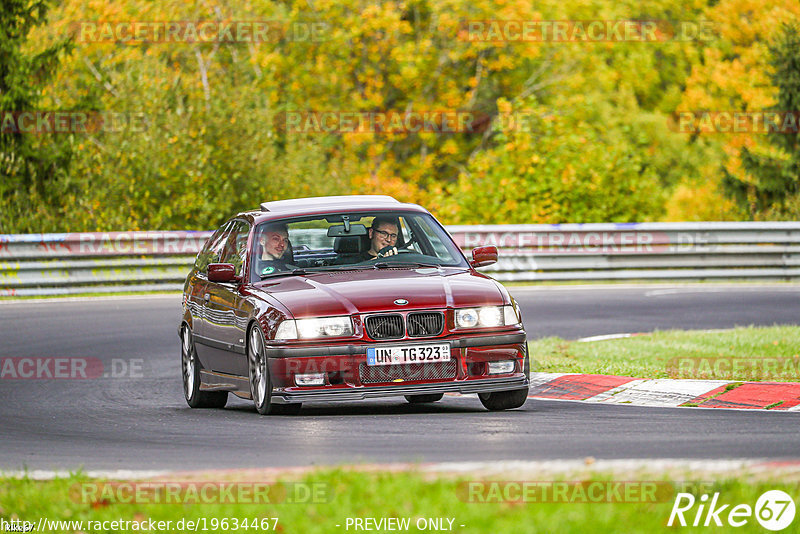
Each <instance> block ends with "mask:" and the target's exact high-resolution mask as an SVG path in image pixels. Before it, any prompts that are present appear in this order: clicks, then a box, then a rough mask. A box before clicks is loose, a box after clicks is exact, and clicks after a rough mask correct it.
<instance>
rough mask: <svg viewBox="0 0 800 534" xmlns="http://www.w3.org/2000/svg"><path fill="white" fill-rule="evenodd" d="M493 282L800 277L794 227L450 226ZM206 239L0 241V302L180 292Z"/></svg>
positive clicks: (146, 235) (169, 235)
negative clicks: (476, 252) (481, 259)
mask: <svg viewBox="0 0 800 534" xmlns="http://www.w3.org/2000/svg"><path fill="white" fill-rule="evenodd" d="M448 231H449V232H450V233H451V235H452V236H453V238H454V239H455V240H456V242H457V243H458V244H459V246H461V248H462V249H464V250H465V251H466V252H467V253H469V250H470V249H472V248H473V247H477V246H485V245H495V246H497V247H498V248H499V249H500V260H499V261H498V262H497V263H496V264H495V265H491V266H489V267H486V268H484V269H482V271H484V272H486V273H487V274H490V275H491V276H492V277H494V278H496V279H497V280H500V281H575V280H578V281H580V280H652V279H659V280H707V279H773V280H793V279H798V278H800V222H763V223H761V222H758V223H722V222H719V223H620V224H611V223H600V224H594V223H593V224H561V225H550V224H526V225H493V226H450V227H448ZM210 234H211V233H210V232H107V233H74V234H30V235H0V296H8V295H20V296H23V295H56V294H69V293H86V292H97V293H103V292H127V291H151V290H179V289H180V288H181V287H182V282H183V280H184V279H185V277H186V273H187V272H188V271H189V269H190V267H191V264H192V260H193V258H194V256H195V255H196V254H197V252H199V250H200V249H201V248H202V246H203V243H204V242H205V240H206V239H207V238H208V236H209V235H210Z"/></svg>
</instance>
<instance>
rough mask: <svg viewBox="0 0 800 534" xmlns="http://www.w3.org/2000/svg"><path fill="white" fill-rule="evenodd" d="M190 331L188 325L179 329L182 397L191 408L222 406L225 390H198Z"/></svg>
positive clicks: (199, 366) (200, 367)
mask: <svg viewBox="0 0 800 534" xmlns="http://www.w3.org/2000/svg"><path fill="white" fill-rule="evenodd" d="M201 369H202V366H201V365H200V361H199V360H198V359H197V349H196V347H195V346H194V338H193V337H192V331H191V329H190V328H189V326H188V325H184V326H183V329H182V330H181V371H182V376H183V397H184V398H185V399H186V404H188V405H189V406H190V407H192V408H224V407H225V404H226V403H227V402H228V392H227V391H200V370H201Z"/></svg>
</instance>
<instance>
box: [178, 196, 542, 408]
mask: <svg viewBox="0 0 800 534" xmlns="http://www.w3.org/2000/svg"><path fill="white" fill-rule="evenodd" d="M495 261H497V249H496V248H495V247H481V248H476V249H474V250H472V258H471V259H469V260H468V259H467V258H465V257H464V254H463V253H462V252H461V250H460V249H459V248H458V246H457V245H456V244H455V243H454V242H453V239H452V238H451V237H450V235H449V234H448V233H447V232H446V231H445V229H444V228H443V227H442V225H441V224H439V222H438V221H437V220H436V219H435V218H434V217H433V216H432V215H431V214H430V213H428V211H426V210H425V209H423V208H421V207H420V206H417V205H414V204H403V203H400V202H398V201H397V200H395V199H393V198H391V197H386V196H342V197H320V198H303V199H293V200H282V201H277V202H266V203H264V204H262V205H261V209H260V210H259V211H249V212H244V213H240V214H238V215H236V216H235V217H233V218H231V219H230V220H228V221H227V222H226V223H225V224H223V225H222V227H220V228H219V230H217V231H216V232H214V234H213V235H212V236H211V237H210V238H209V239H208V241H207V242H206V244H205V246H204V248H203V250H202V251H201V252H200V253H199V254H198V255H197V259H196V261H195V265H194V268H193V269H192V271H191V272H190V273H189V275H188V277H187V278H186V283H185V286H184V290H183V319H182V321H181V325H180V328H179V334H180V337H181V342H182V369H183V389H184V394H185V396H186V401H187V402H188V404H189V406H191V407H193V408H203V407H222V406H224V405H225V403H226V401H227V397H228V393H229V392H231V393H233V394H234V395H237V396H239V397H242V398H246V399H252V400H253V403H254V404H255V407H256V410H258V412H259V413H261V414H268V413H297V412H298V411H299V410H300V406H301V403H303V402H306V401H308V402H310V401H338V400H360V399H366V398H374V397H389V396H398V395H403V396H405V398H406V399H407V400H408V402H412V403H423V402H435V401H438V400H439V399H441V398H442V396H443V395H444V393H447V392H458V393H477V394H478V397H479V398H480V400H481V402H482V403H483V405H484V406H485V407H486V408H488V409H489V410H505V409H510V408H518V407H520V406H522V405H523V404H524V403H525V399H526V398H527V395H528V372H529V367H530V364H529V359H528V354H527V347H526V343H525V341H526V337H525V330H524V329H523V326H522V320H521V317H520V311H519V308H518V306H517V304H516V302H515V301H514V299H512V298H511V297H510V296H509V294H508V291H506V289H505V288H504V287H503V286H502V285H500V284H499V283H497V282H495V281H494V280H492V279H491V278H489V277H487V276H485V275H483V274H480V273H478V272H477V271H476V270H475V268H476V267H480V266H483V265H489V264H491V263H493V262H495Z"/></svg>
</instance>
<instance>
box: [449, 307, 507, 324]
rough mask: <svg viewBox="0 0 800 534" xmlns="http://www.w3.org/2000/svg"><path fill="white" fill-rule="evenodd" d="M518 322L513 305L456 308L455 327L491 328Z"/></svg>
mask: <svg viewBox="0 0 800 534" xmlns="http://www.w3.org/2000/svg"><path fill="white" fill-rule="evenodd" d="M517 324H519V315H518V314H517V312H516V310H515V309H514V307H513V306H484V307H483V308H462V309H460V310H456V328H492V327H496V326H514V325H517Z"/></svg>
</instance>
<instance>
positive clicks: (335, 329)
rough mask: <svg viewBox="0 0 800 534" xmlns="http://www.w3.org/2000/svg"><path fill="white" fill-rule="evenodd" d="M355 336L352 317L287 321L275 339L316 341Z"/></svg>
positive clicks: (280, 327)
mask: <svg viewBox="0 0 800 534" xmlns="http://www.w3.org/2000/svg"><path fill="white" fill-rule="evenodd" d="M352 335H353V322H352V321H351V320H350V317H314V318H313V319H297V320H295V319H287V320H285V321H283V322H282V323H281V324H280V325H279V326H278V331H277V332H275V339H314V338H320V337H342V336H352Z"/></svg>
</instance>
